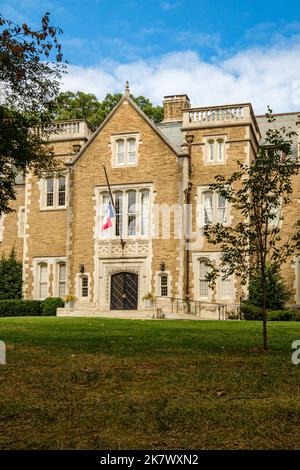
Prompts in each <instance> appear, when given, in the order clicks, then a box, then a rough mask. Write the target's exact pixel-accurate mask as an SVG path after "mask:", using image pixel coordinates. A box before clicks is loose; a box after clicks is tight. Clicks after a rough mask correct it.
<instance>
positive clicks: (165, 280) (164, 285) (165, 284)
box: [160, 274, 169, 297]
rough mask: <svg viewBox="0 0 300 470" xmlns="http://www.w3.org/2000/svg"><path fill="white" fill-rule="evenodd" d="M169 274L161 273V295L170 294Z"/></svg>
mask: <svg viewBox="0 0 300 470" xmlns="http://www.w3.org/2000/svg"><path fill="white" fill-rule="evenodd" d="M168 290H169V289H168V275H167V274H161V275H160V295H161V296H162V297H167V296H168Z"/></svg>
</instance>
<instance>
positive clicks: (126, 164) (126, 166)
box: [112, 163, 138, 168]
mask: <svg viewBox="0 0 300 470" xmlns="http://www.w3.org/2000/svg"><path fill="white" fill-rule="evenodd" d="M135 166H138V163H122V164H117V163H115V164H113V165H112V168H131V167H135Z"/></svg>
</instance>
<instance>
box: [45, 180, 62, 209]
mask: <svg viewBox="0 0 300 470" xmlns="http://www.w3.org/2000/svg"><path fill="white" fill-rule="evenodd" d="M42 185H43V186H42V187H43V196H42V198H41V201H42V203H41V209H62V208H65V206H66V177H65V176H61V177H59V178H47V179H46V180H44V181H43V183H42Z"/></svg>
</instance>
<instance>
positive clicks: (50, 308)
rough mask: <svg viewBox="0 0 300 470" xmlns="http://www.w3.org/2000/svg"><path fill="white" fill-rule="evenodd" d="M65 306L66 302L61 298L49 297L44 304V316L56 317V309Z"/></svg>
mask: <svg viewBox="0 0 300 470" xmlns="http://www.w3.org/2000/svg"><path fill="white" fill-rule="evenodd" d="M63 306H64V301H63V300H62V299H61V298H60V297H48V299H45V300H43V302H42V315H43V316H47V317H49V316H55V315H56V309H57V308H60V307H63Z"/></svg>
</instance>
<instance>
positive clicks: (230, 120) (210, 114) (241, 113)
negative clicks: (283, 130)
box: [183, 103, 258, 130]
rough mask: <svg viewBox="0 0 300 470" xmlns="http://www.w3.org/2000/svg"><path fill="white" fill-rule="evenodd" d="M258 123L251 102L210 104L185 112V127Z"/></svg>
mask: <svg viewBox="0 0 300 470" xmlns="http://www.w3.org/2000/svg"><path fill="white" fill-rule="evenodd" d="M251 122H253V124H254V127H255V128H257V130H258V127H257V123H256V120H255V117H254V114H253V110H252V107H251V104H249V103H246V104H233V105H225V106H209V107H201V108H190V109H186V110H185V111H184V112H183V129H189V128H197V127H221V126H226V125H232V124H237V125H239V124H249V123H251Z"/></svg>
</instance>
